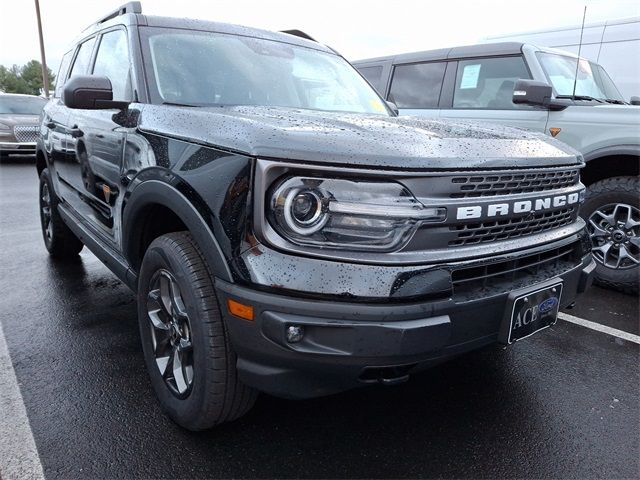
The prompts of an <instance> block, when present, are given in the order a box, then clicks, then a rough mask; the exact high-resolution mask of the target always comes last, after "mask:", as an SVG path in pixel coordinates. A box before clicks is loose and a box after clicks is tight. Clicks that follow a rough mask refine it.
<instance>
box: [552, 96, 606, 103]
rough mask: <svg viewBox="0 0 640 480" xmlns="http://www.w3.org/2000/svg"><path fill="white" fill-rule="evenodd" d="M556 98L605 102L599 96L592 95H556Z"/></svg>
mask: <svg viewBox="0 0 640 480" xmlns="http://www.w3.org/2000/svg"><path fill="white" fill-rule="evenodd" d="M556 98H567V99H569V100H589V101H593V102H598V103H604V102H603V101H602V100H600V99H599V98H594V97H590V96H589V95H556Z"/></svg>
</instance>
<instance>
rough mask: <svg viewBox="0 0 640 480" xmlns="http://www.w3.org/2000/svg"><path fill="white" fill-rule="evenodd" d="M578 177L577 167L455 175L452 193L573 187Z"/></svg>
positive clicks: (471, 194)
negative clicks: (525, 171) (504, 173)
mask: <svg viewBox="0 0 640 480" xmlns="http://www.w3.org/2000/svg"><path fill="white" fill-rule="evenodd" d="M579 178H580V177H579V170H578V169H577V168H571V169H564V170H555V171H553V170H551V171H539V172H527V173H510V174H507V175H500V174H495V175H473V176H456V177H453V178H452V179H451V183H452V184H453V187H454V190H456V191H455V192H453V193H451V194H450V196H451V198H470V197H490V196H497V195H514V194H519V193H533V192H544V191H547V190H555V189H560V188H565V187H570V186H571V185H575V184H576V183H578V181H579Z"/></svg>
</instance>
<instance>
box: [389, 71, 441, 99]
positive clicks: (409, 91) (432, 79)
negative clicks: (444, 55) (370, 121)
mask: <svg viewBox="0 0 640 480" xmlns="http://www.w3.org/2000/svg"><path fill="white" fill-rule="evenodd" d="M445 66H446V64H445V62H438V63H415V64H412V65H398V66H396V67H395V68H394V70H393V78H392V80H391V90H390V91H389V100H391V101H392V102H394V103H395V104H396V105H397V106H398V108H436V107H437V106H438V101H439V100H440V90H441V89H442V79H443V78H444V70H445Z"/></svg>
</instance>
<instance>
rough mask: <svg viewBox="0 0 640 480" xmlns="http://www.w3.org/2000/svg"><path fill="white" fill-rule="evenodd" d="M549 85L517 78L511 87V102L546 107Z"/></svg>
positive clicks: (550, 92)
mask: <svg viewBox="0 0 640 480" xmlns="http://www.w3.org/2000/svg"><path fill="white" fill-rule="evenodd" d="M552 95H553V89H552V88H551V85H549V84H547V83H544V82H538V81H535V80H518V81H516V85H515V87H513V103H515V104H525V105H537V106H539V107H547V106H548V105H549V102H550V101H551V96H552Z"/></svg>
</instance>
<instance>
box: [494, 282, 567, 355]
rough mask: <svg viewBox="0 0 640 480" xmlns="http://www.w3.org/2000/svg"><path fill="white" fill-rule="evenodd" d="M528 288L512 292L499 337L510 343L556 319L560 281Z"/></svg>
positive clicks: (560, 287) (554, 321)
mask: <svg viewBox="0 0 640 480" xmlns="http://www.w3.org/2000/svg"><path fill="white" fill-rule="evenodd" d="M547 285H548V286H545V287H539V288H537V289H532V290H529V291H523V290H519V291H517V292H512V293H511V295H509V300H508V301H507V311H506V315H505V319H504V321H503V324H502V328H501V331H500V336H499V339H500V341H501V342H502V343H506V344H511V343H513V342H516V341H518V340H522V339H523V338H526V337H528V336H530V335H533V334H534V333H536V332H539V331H540V330H543V329H545V328H547V327H550V326H551V325H553V324H554V323H556V320H557V319H558V310H559V308H560V297H561V295H562V282H558V281H556V282H555V283H553V284H551V285H549V284H547Z"/></svg>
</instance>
